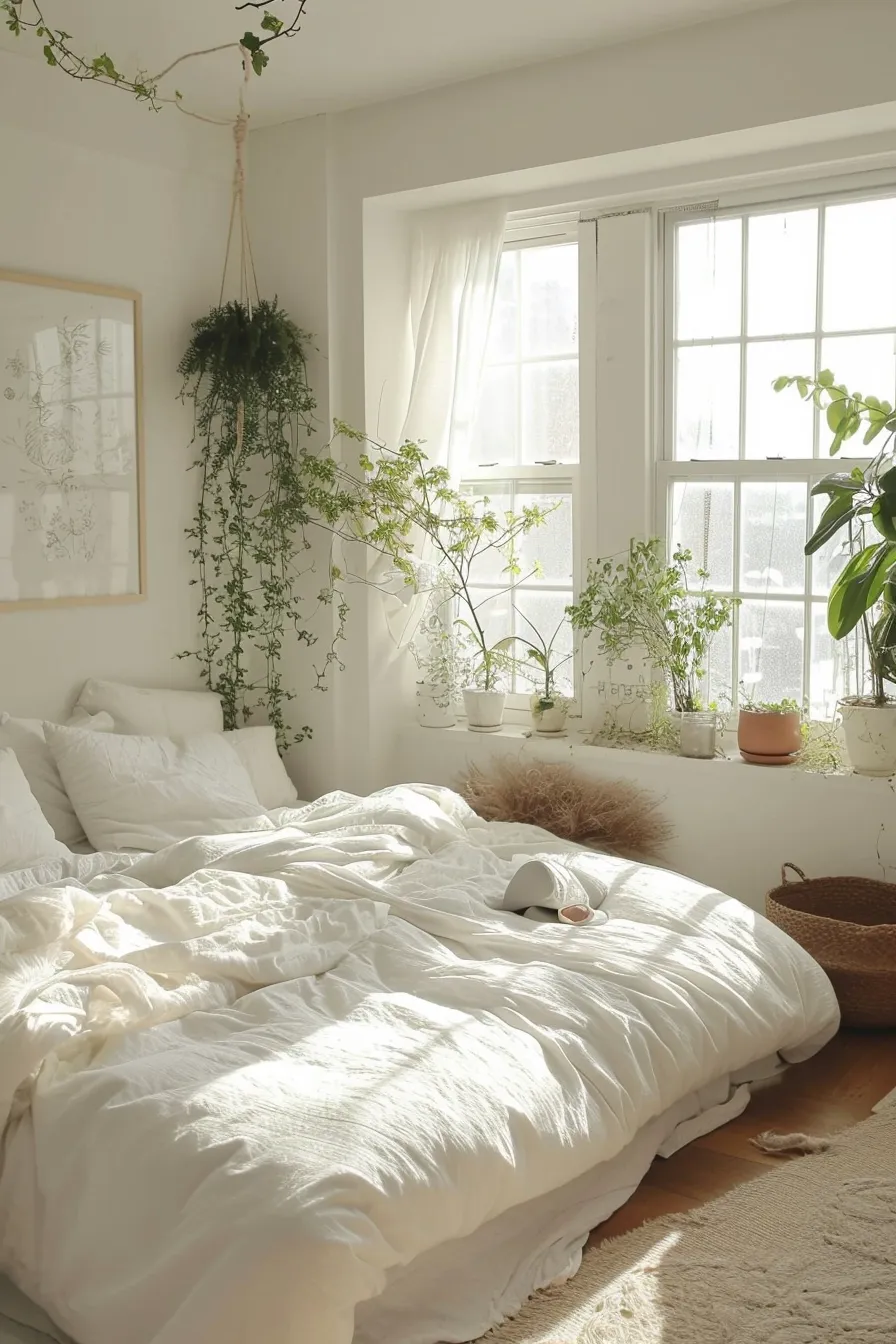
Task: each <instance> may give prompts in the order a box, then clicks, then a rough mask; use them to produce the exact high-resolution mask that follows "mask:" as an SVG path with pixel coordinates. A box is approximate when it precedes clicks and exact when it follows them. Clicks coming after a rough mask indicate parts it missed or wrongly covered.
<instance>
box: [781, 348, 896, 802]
mask: <svg viewBox="0 0 896 1344" xmlns="http://www.w3.org/2000/svg"><path fill="white" fill-rule="evenodd" d="M794 385H795V386H796V388H797V390H798V392H799V394H800V396H802V398H803V399H804V400H805V401H808V402H810V403H812V404H813V405H814V406H816V407H818V408H819V409H820V410H823V411H824V412H825V417H826V420H827V423H828V427H829V428H830V430H831V432H832V433H833V439H832V441H831V445H830V452H831V455H832V456H835V455H836V454H837V453H838V452H839V451H840V449H841V447H842V446H843V444H844V443H845V442H846V440H847V439H851V438H852V437H853V436H854V435H855V434H857V433H858V432H859V430H860V429H862V428H864V430H865V433H864V438H863V442H864V443H865V444H866V445H870V444H871V443H873V442H874V440H875V439H876V438H878V436H879V435H881V434H883V435H885V438H884V442H883V447H882V448H881V449H879V451H878V452H877V455H876V456H875V458H874V459H873V461H872V462H870V463H869V465H868V466H867V467H865V468H864V470H863V469H862V468H861V467H859V466H854V467H853V468H852V470H851V471H846V472H834V473H833V474H831V475H829V476H825V477H824V479H823V480H821V481H819V482H818V484H817V485H815V486H814V487H813V490H812V493H813V495H824V496H827V500H828V503H827V506H826V508H825V510H824V512H823V514H822V516H821V518H820V520H819V522H818V526H817V527H816V529H815V531H814V532H813V534H812V536H811V537H810V539H809V541H808V543H807V544H806V554H807V555H814V554H815V552H816V551H819V550H820V549H821V548H822V546H824V545H826V544H827V543H828V542H830V541H831V540H832V539H833V538H834V537H835V536H837V534H838V533H841V532H842V534H843V538H844V553H845V555H847V556H848V557H849V558H848V559H847V562H846V564H845V565H844V568H843V569H842V571H841V572H840V574H839V576H838V577H837V579H836V580H835V582H834V584H833V586H832V587H831V592H830V596H829V597H828V630H829V631H830V633H831V635H832V636H833V638H834V639H837V640H840V639H846V638H847V636H848V635H850V634H851V633H852V632H853V631H854V630H861V633H862V638H863V641H864V646H865V651H866V655H867V659H868V678H869V681H870V683H871V688H870V694H867V695H852V696H845V697H844V698H843V699H842V700H841V701H840V704H839V711H840V714H841V716H842V719H843V735H844V738H845V742H846V754H847V756H848V757H849V762H850V764H851V766H852V768H853V770H854V771H855V772H856V774H859V775H879V776H885V777H886V776H890V775H894V774H896V697H894V696H893V695H890V694H888V693H887V689H886V688H887V685H888V684H893V683H896V448H894V438H896V413H894V410H893V407H892V406H891V405H890V403H889V402H888V401H878V399H877V398H876V397H863V396H862V395H861V393H858V392H853V393H849V392H848V391H847V389H846V386H845V385H844V384H842V383H836V382H835V381H834V375H833V373H831V371H830V370H829V369H823V370H822V371H821V372H820V373H819V374H818V375H817V377H816V376H808V377H803V376H796V377H781V378H778V379H776V381H775V384H774V387H775V390H776V391H777V392H781V391H783V390H784V388H787V387H791V386H794Z"/></svg>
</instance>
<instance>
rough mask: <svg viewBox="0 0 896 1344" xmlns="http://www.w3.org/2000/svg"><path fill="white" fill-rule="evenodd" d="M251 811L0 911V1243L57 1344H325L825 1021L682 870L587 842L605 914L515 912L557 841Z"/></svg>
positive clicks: (792, 961)
mask: <svg viewBox="0 0 896 1344" xmlns="http://www.w3.org/2000/svg"><path fill="white" fill-rule="evenodd" d="M271 820H272V821H273V822H275V823H281V828H280V829H276V828H274V827H270V828H269V829H268V830H267V831H265V832H263V833H260V834H258V835H249V836H247V835H240V836H237V837H211V838H205V839H200V840H196V841H186V842H183V843H181V844H179V845H177V846H174V847H172V848H171V849H170V850H168V851H164V852H162V853H160V854H158V855H155V856H153V857H151V858H149V859H146V860H143V861H141V862H139V863H136V864H134V865H133V866H132V867H131V868H130V869H129V870H128V871H127V872H124V873H119V874H115V873H105V874H103V875H101V876H99V877H98V878H95V879H94V880H93V881H89V882H87V883H83V882H82V883H80V884H77V885H75V884H72V883H71V882H68V883H66V882H65V881H62V882H57V883H56V885H55V886H52V887H46V886H44V887H40V888H36V889H35V890H34V891H32V892H29V893H28V894H27V896H19V897H11V898H10V899H8V900H7V901H6V902H5V903H4V904H3V906H2V907H0V918H3V919H5V929H4V937H5V946H6V947H7V949H9V948H10V946H16V939H18V940H19V943H18V946H20V947H21V945H22V942H21V940H22V938H23V937H25V938H26V943H27V947H28V948H29V949H30V951H29V954H28V955H29V957H33V962H32V964H31V967H30V970H29V976H30V980H29V983H28V986H27V993H26V994H25V995H24V996H21V1002H19V1004H18V1006H16V1007H15V1008H14V1011H10V1005H9V1002H8V1001H7V1003H6V1010H5V1012H4V1013H3V1014H2V1015H0V1019H2V1020H0V1081H2V1082H3V1085H4V1091H5V1092H6V1095H7V1098H8V1099H9V1100H10V1102H11V1111H10V1124H9V1127H8V1130H7V1143H6V1151H5V1160H4V1164H3V1169H2V1172H0V1253H2V1256H3V1264H4V1265H5V1266H6V1267H7V1268H9V1269H10V1271H11V1272H12V1274H13V1277H14V1278H15V1279H16V1281H17V1282H18V1284H19V1285H20V1286H21V1287H22V1288H23V1289H24V1290H25V1291H26V1292H30V1293H31V1295H32V1296H35V1297H40V1299H41V1300H42V1301H43V1302H44V1303H45V1305H47V1306H48V1307H49V1308H50V1310H51V1313H52V1314H53V1316H54V1317H55V1319H57V1320H58V1321H59V1323H60V1324H61V1325H62V1326H63V1327H64V1328H66V1329H67V1330H68V1331H69V1333H71V1334H72V1335H73V1336H74V1337H75V1338H78V1339H79V1340H80V1341H81V1344H121V1341H122V1340H123V1339H125V1338H126V1339H127V1340H128V1344H149V1341H154V1344H195V1340H197V1339H203V1340H205V1339H208V1340H215V1341H216V1344H244V1341H245V1340H246V1339H247V1338H250V1337H257V1338H264V1339H265V1341H266V1344H287V1342H289V1344H292V1342H293V1341H294V1339H295V1338H297V1337H301V1338H308V1339H313V1340H314V1344H349V1342H350V1341H351V1340H352V1335H353V1329H354V1326H353V1322H354V1318H355V1309H356V1307H357V1306H358V1304H359V1303H364V1302H365V1301H367V1300H369V1299H372V1298H375V1297H379V1298H380V1304H379V1305H380V1308H381V1309H383V1308H384V1307H385V1306H388V1303H389V1292H391V1288H390V1283H391V1284H392V1285H394V1284H396V1283H398V1282H399V1279H400V1275H401V1267H402V1266H406V1265H409V1264H411V1263H414V1262H416V1264H417V1269H418V1271H419V1270H420V1269H421V1267H422V1266H424V1259H423V1257H425V1256H426V1255H428V1254H430V1253H432V1254H433V1255H434V1254H435V1251H436V1248H438V1247H439V1246H440V1245H441V1246H444V1245H445V1244H446V1243H451V1242H455V1243H458V1244H460V1243H462V1242H463V1241H464V1240H466V1239H469V1238H471V1237H473V1236H474V1235H475V1234H476V1233H477V1232H478V1230H479V1229H481V1228H483V1227H484V1226H485V1225H487V1224H493V1225H495V1226H496V1225H497V1222H496V1220H499V1219H501V1218H502V1217H504V1216H508V1217H509V1218H510V1219H511V1221H512V1220H513V1216H514V1215H513V1213H512V1211H513V1210H517V1211H518V1212H519V1211H521V1210H523V1209H524V1208H525V1207H526V1206H530V1207H535V1201H538V1200H539V1199H542V1198H547V1197H548V1196H550V1195H551V1193H552V1192H556V1191H558V1190H563V1189H572V1188H573V1183H575V1182H576V1181H578V1180H580V1179H581V1178H583V1177H584V1176H585V1175H586V1174H587V1173H589V1172H592V1171H594V1170H595V1169H596V1168H599V1167H601V1166H604V1168H605V1171H609V1170H610V1168H609V1166H608V1165H606V1164H610V1163H612V1162H613V1161H614V1160H615V1159H616V1158H617V1157H618V1156H619V1155H620V1154H621V1153H622V1152H623V1150H625V1149H626V1148H627V1147H628V1146H629V1145H630V1144H631V1143H632V1141H633V1140H634V1139H635V1138H636V1136H637V1135H638V1134H639V1132H641V1131H643V1130H644V1128H645V1126H649V1125H650V1124H651V1123H653V1122H654V1121H656V1120H657V1118H658V1117H660V1116H662V1115H663V1114H664V1113H667V1112H669V1111H670V1108H674V1107H675V1106H676V1105H677V1104H678V1103H680V1102H682V1100H683V1099H684V1098H687V1097H690V1096H691V1095H692V1094H697V1095H698V1096H699V1095H702V1094H703V1091H704V1089H705V1088H707V1087H709V1086H710V1085H713V1084H717V1083H718V1080H719V1079H720V1078H722V1077H723V1076H724V1075H726V1074H728V1075H735V1076H736V1075H738V1074H740V1073H741V1072H742V1071H743V1070H744V1069H746V1068H748V1067H749V1066H750V1064H751V1062H752V1061H754V1060H756V1059H757V1058H764V1057H765V1056H766V1055H769V1054H772V1053H774V1052H776V1051H777V1052H780V1053H781V1054H782V1055H783V1056H785V1057H786V1058H791V1059H792V1058H800V1057H802V1056H803V1055H804V1054H805V1053H807V1052H811V1051H812V1050H814V1049H816V1048H818V1047H819V1046H820V1045H821V1044H822V1043H823V1041H824V1039H826V1038H827V1037H828V1036H829V1035H831V1034H832V1033H833V1031H834V1030H835V1029H836V1025H837V1016H838V1015H837V1008H836V1001H835V999H834V996H833V993H832V991H831V988H830V985H829V983H828V981H827V979H826V977H825V976H824V975H823V973H822V972H821V971H820V969H819V968H818V967H817V966H816V965H815V963H814V962H812V961H811V959H810V958H808V957H807V956H806V954H805V953H803V952H802V951H801V949H799V948H797V947H796V945H795V944H793V943H791V942H790V940H789V939H787V938H786V937H784V935H782V934H781V933H780V932H779V931H778V930H776V929H773V928H772V927H771V926H770V925H768V924H767V922H766V921H764V920H763V919H762V918H761V917H760V916H757V915H755V914H754V913H753V912H752V911H748V910H746V909H745V907H742V906H740V905H738V903H736V902H733V901H728V900H726V899H725V898H724V897H722V896H720V895H719V894H718V893H714V892H711V891H708V890H707V889H706V888H703V887H700V886H699V885H697V884H695V883H691V882H688V881H687V880H686V879H683V878H680V877H677V876H676V875H674V874H669V873H664V872H661V871H659V870H656V869H650V868H645V867H642V866H640V865H632V864H625V863H622V862H621V861H618V860H614V859H610V858H607V857H606V856H594V857H593V860H592V861H593V863H594V864H595V866H596V872H597V873H598V874H599V876H600V877H601V878H602V880H605V881H606V882H608V883H609V885H610V888H611V891H610V896H609V897H608V900H607V904H606V908H607V911H608V914H609V916H610V918H609V921H608V923H607V924H606V925H603V926H601V927H600V929H598V930H596V931H589V930H586V929H581V930H577V929H562V928H561V927H560V926H538V927H533V926H531V925H530V924H528V922H527V921H524V920H521V919H519V918H518V917H517V916H514V915H511V914H507V913H505V912H501V911H499V910H497V909H495V908H494V907H495V906H496V905H497V903H498V901H499V900H500V895H501V893H502V892H503V889H504V886H505V885H506V882H507V880H508V878H509V876H510V875H511V873H512V872H513V871H514V870H515V868H516V867H517V866H518V865H519V863H520V862H521V861H523V859H525V858H526V857H528V856H529V855H531V854H534V853H539V852H556V851H558V850H559V851H562V850H564V849H568V848H569V846H566V845H563V844H562V843H561V842H558V841H555V840H552V838H551V837H549V836H547V835H546V834H545V833H544V832H539V831H537V830H535V829H534V828H531V827H517V826H514V827H511V826H502V825H499V824H493V825H490V826H488V825H484V824H483V823H481V822H480V821H479V820H478V819H477V818H475V817H474V816H473V814H472V813H470V812H469V809H467V808H466V807H465V806H464V804H462V803H461V801H460V800H459V799H458V798H456V796H455V795H452V794H450V793H449V792H448V791H446V790H438V789H430V788H425V787H423V786H420V787H417V788H413V789H410V788H401V789H396V790H387V791H385V792H384V793H383V794H382V795H378V796H374V797H373V798H370V799H354V798H351V797H348V796H345V795H338V796H331V797H330V798H328V799H324V800H321V801H320V802H319V803H318V804H315V805H312V806H311V807H310V808H305V809H303V810H302V812H300V813H295V814H284V815H282V816H279V817H276V818H275V817H272V819H271ZM283 823H285V824H283ZM23 929H24V930H25V932H24V934H23ZM35 931H37V932H35ZM29 1051H31V1054H30V1055H29V1054H28V1052H29ZM23 1052H24V1053H23ZM23 1066H28V1067H34V1068H37V1069H38V1073H37V1074H36V1079H35V1078H32V1080H31V1082H28V1076H29V1075H28V1071H27V1068H26V1070H25V1072H24V1073H23V1072H21V1070H22V1068H23ZM16 1071H18V1072H19V1077H20V1083H21V1086H19V1088H18V1091H17V1092H16V1094H15V1096H14V1097H13V1091H14V1089H11V1083H13V1082H14V1081H15V1077H14V1075H15V1074H16ZM676 1123H678V1122H677V1121H676ZM73 1135H77V1136H78V1141H77V1143H73V1142H72V1136H73ZM646 1152H647V1160H648V1161H649V1156H651V1155H652V1153H651V1152H650V1145H649V1144H648V1145H647V1150H646ZM642 1160H643V1158H642ZM38 1191H39V1193H38ZM73 1209H76V1210H77V1224H76V1228H75V1229H73V1228H72V1224H71V1211H72V1210H73ZM135 1210H138V1211H139V1214H138V1215H137V1216H135ZM583 1216H584V1215H583ZM593 1216H594V1215H593V1212H591V1211H589V1213H588V1225H590V1221H591V1219H592V1218H593ZM73 1233H74V1234H73ZM569 1235H570V1234H569V1231H568V1230H567V1231H566V1232H565V1233H564V1236H565V1237H566V1239H567V1240H566V1245H565V1249H564V1251H563V1254H567V1256H568V1252H569V1246H570V1243H569ZM561 1240H562V1239H561ZM555 1258H556V1257H555ZM560 1258H561V1259H562V1255H561V1256H560ZM549 1261H550V1255H549V1254H548V1252H546V1251H545V1250H544V1248H543V1247H542V1249H541V1252H540V1253H539V1254H536V1255H535V1259H534V1260H533V1261H532V1266H531V1268H532V1272H534V1274H535V1277H536V1279H537V1278H538V1276H539V1275H540V1274H543V1273H545V1272H547V1270H548V1269H549V1268H550V1269H551V1272H553V1266H552V1265H550V1264H549ZM490 1268H491V1267H490ZM501 1277H502V1276H501V1275H500V1274H498V1275H497V1276H496V1278H495V1283H496V1285H497V1286H496V1287H495V1289H493V1293H494V1297H493V1305H494V1303H498V1304H500V1305H501V1307H502V1309H506V1304H507V1302H510V1301H511V1299H512V1298H513V1295H514V1293H515V1292H516V1293H519V1292H522V1291H523V1290H524V1289H525V1291H528V1287H529V1286H531V1285H527V1284H526V1282H525V1276H524V1277H523V1278H522V1279H520V1280H519V1281H518V1282H517V1283H516V1287H514V1283H513V1281H511V1282H510V1283H507V1282H505V1283H504V1284H503V1285H502V1284H501V1283H500V1282H499V1280H500V1279H501ZM505 1277H506V1276H505ZM384 1290H389V1292H386V1291H384ZM523 1295H525V1293H523ZM399 1296H400V1295H399ZM394 1300H395V1301H396V1302H398V1301H399V1298H395V1299H394ZM390 1309H391V1308H390ZM366 1310H367V1309H366V1308H360V1311H359V1319H361V1320H363V1313H364V1311H366ZM454 1328H455V1329H457V1326H455V1327H454ZM478 1332H479V1327H478V1323H477V1325H476V1326H475V1328H474V1331H472V1332H470V1333H478ZM433 1338H435V1336H433V1335H432V1334H430V1341H432V1339H433ZM389 1344H394V1341H392V1340H390V1341H389Z"/></svg>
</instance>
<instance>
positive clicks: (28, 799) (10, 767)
mask: <svg viewBox="0 0 896 1344" xmlns="http://www.w3.org/2000/svg"><path fill="white" fill-rule="evenodd" d="M53 858H71V851H70V850H68V849H66V847H65V845H62V844H60V843H59V841H58V840H57V839H56V836H55V835H54V834H53V827H52V826H51V825H50V823H49V822H48V821H47V819H46V817H45V816H44V814H43V812H41V810H40V804H39V803H38V801H37V799H36V798H35V796H34V794H33V793H32V792H31V790H30V789H29V787H28V781H27V779H26V778H25V775H24V773H23V771H22V767H21V766H20V765H19V762H18V761H17V759H16V754H15V752H14V751H12V749H11V748H9V747H3V748H2V749H0V872H4V873H7V872H10V871H11V870H12V869H13V868H29V867H30V866H31V865H32V864H34V863H38V862H40V860H41V859H53Z"/></svg>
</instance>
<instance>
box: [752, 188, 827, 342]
mask: <svg viewBox="0 0 896 1344" xmlns="http://www.w3.org/2000/svg"><path fill="white" fill-rule="evenodd" d="M748 239H749V243H748V248H749V254H748V266H747V277H748V288H747V334H748V335H750V336H775V335H778V334H779V333H780V334H781V335H785V334H786V333H787V332H789V331H814V330H815V291H816V286H817V265H818V211H817V210H792V211H787V212H786V213H784V214H781V215H757V216H756V217H755V218H753V219H751V220H750V221H749V229H748Z"/></svg>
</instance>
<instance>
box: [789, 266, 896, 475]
mask: <svg viewBox="0 0 896 1344" xmlns="http://www.w3.org/2000/svg"><path fill="white" fill-rule="evenodd" d="M894 245H896V240H894ZM821 365H822V368H825V369H831V370H832V371H833V373H834V376H835V378H836V380H837V382H838V383H845V384H846V386H847V387H848V388H849V390H850V392H862V393H864V394H865V396H866V397H867V396H874V397H877V398H878V400H879V401H889V402H890V404H891V405H893V404H896V337H894V336H893V335H892V334H890V333H888V334H887V335H885V336H828V337H826V338H825V340H823V341H822V343H821ZM794 395H795V394H794ZM831 438H832V435H831V431H830V430H829V429H828V427H827V424H826V422H825V421H824V420H822V421H821V433H820V439H819V452H820V454H821V456H822V457H827V456H828V447H829V446H830V442H831ZM874 451H875V449H874V448H871V449H870V452H871V453H873V452H874ZM868 455H869V449H868V448H866V447H865V446H864V444H863V443H862V435H861V434H857V435H856V436H855V437H854V438H852V439H847V440H846V442H845V443H844V445H843V447H842V448H841V449H840V452H839V453H838V457H868Z"/></svg>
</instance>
